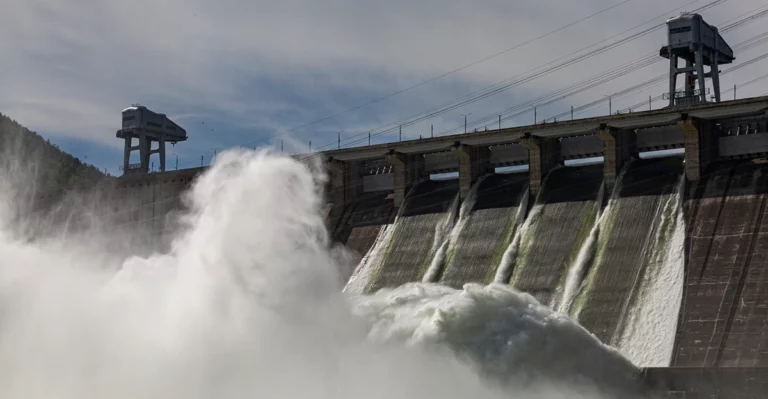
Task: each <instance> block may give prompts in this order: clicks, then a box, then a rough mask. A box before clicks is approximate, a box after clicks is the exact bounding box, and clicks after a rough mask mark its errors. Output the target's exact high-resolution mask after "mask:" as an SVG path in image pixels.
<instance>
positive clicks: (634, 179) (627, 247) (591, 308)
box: [572, 158, 682, 351]
mask: <svg viewBox="0 0 768 399" xmlns="http://www.w3.org/2000/svg"><path fill="white" fill-rule="evenodd" d="M681 174H682V160H681V159H680V158H664V159H645V160H642V159H641V160H636V161H633V162H632V163H631V164H630V165H629V166H628V169H627V171H626V172H625V174H624V175H623V178H622V180H621V181H620V182H619V183H618V184H619V186H618V190H619V192H618V193H617V194H618V195H616V196H615V197H614V198H613V199H612V203H611V204H610V206H609V210H608V212H609V213H607V214H606V215H605V217H604V218H602V219H601V226H600V236H599V239H598V245H597V251H596V256H595V259H594V262H593V264H592V267H591V268H590V271H589V273H588V275H587V277H586V281H585V282H584V286H583V288H582V291H581V293H580V295H579V296H578V298H577V300H576V302H575V304H574V307H573V308H572V314H573V315H574V316H575V317H577V319H578V320H579V322H580V323H581V324H582V325H583V326H584V327H586V328H587V329H588V330H590V331H592V333H594V334H595V335H596V336H597V337H598V338H600V340H601V341H603V342H605V343H609V344H614V345H616V344H617V343H618V341H619V338H620V337H621V335H622V334H623V327H624V325H625V322H626V320H627V319H628V318H629V316H628V315H629V314H631V313H632V312H634V311H635V306H636V304H637V301H638V298H637V296H638V293H639V292H641V291H642V287H641V285H642V281H643V278H644V273H645V272H646V271H647V267H648V264H649V263H652V262H653V259H654V258H655V255H654V251H659V250H661V249H660V248H661V247H665V245H662V244H663V243H660V242H658V239H657V237H659V236H660V235H659V234H658V232H659V229H663V228H665V226H663V223H661V222H662V221H664V220H665V215H664V211H665V209H668V208H667V206H666V205H667V204H668V202H669V200H670V196H677V195H678V191H679V190H678V189H677V186H678V182H679V181H680V180H679V179H680V176H681ZM662 237H665V236H663V235H662ZM665 239H668V238H662V240H665ZM668 311H669V312H674V313H673V314H676V312H677V310H676V309H669V310H668ZM672 334H674V331H672ZM670 351H671V349H670Z"/></svg>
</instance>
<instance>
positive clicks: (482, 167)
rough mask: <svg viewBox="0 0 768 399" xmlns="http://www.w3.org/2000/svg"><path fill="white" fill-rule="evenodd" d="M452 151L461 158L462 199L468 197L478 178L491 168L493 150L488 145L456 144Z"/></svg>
mask: <svg viewBox="0 0 768 399" xmlns="http://www.w3.org/2000/svg"><path fill="white" fill-rule="evenodd" d="M451 151H452V152H453V153H454V154H456V156H458V158H459V193H460V197H461V199H462V200H464V199H465V198H467V195H468V194H469V190H471V189H472V184H474V183H475V182H476V181H477V179H479V178H480V177H482V176H484V175H485V174H486V173H488V172H490V170H491V151H490V150H489V149H488V147H475V146H469V145H466V144H458V143H457V144H456V145H454V146H453V147H452V148H451Z"/></svg>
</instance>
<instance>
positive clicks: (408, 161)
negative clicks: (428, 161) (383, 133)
mask: <svg viewBox="0 0 768 399" xmlns="http://www.w3.org/2000/svg"><path fill="white" fill-rule="evenodd" d="M387 160H388V161H389V162H390V163H391V164H392V166H393V169H394V170H393V173H394V174H395V176H394V180H395V197H394V205H395V207H396V208H399V207H400V206H401V205H403V202H404V201H405V193H406V190H407V189H408V186H409V185H411V184H412V183H416V182H417V181H419V180H421V179H423V178H424V177H425V172H424V156H422V155H407V154H402V153H399V152H390V153H389V154H387Z"/></svg>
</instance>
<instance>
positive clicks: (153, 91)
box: [0, 0, 768, 167]
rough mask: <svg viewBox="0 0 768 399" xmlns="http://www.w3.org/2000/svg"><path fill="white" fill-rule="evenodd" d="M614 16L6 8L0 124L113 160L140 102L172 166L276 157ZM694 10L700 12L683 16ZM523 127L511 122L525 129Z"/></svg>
mask: <svg viewBox="0 0 768 399" xmlns="http://www.w3.org/2000/svg"><path fill="white" fill-rule="evenodd" d="M617 3H619V0H613V1H610V0H584V1H579V2H562V1H557V0H544V1H537V2H509V1H502V0H485V1H476V2H464V1H459V0H440V1H438V0H422V1H406V0H391V1H387V2H383V1H352V0H327V1H322V2H318V1H312V0H283V1H247V0H222V1H217V2H210V1H203V0H185V1H182V0H162V1H152V0H134V1H130V2H126V1H103V0H77V1H70V2H61V1H58V0H10V1H6V4H4V5H3V13H2V15H0V54H2V55H3V57H2V59H3V74H0V87H2V88H3V90H1V91H0V111H3V112H4V113H8V114H9V115H11V116H12V117H14V118H15V119H17V120H19V121H21V122H22V123H24V124H26V125H27V126H29V127H30V128H32V129H35V130H38V131H40V132H41V133H43V134H45V135H48V136H50V137H52V138H53V139H54V141H55V139H56V137H62V135H64V136H67V137H74V138H78V139H85V140H92V141H94V142H98V143H99V144H100V145H108V146H114V147H116V148H117V147H119V146H121V145H122V144H121V143H120V142H119V140H117V139H116V138H115V137H114V132H115V131H116V129H117V128H118V126H119V118H120V117H119V112H120V110H121V109H122V108H123V107H125V106H126V105H129V104H131V103H134V102H141V103H142V104H145V105H147V106H149V107H150V108H151V109H156V110H157V111H159V112H164V113H166V114H168V115H169V116H171V117H172V118H177V119H179V121H180V123H182V124H183V125H184V126H185V127H187V128H188V130H189V132H190V137H191V139H190V141H188V142H187V143H183V144H181V145H180V147H179V151H184V152H185V153H187V155H188V157H189V158H191V159H192V158H194V159H197V158H199V155H198V154H201V153H202V152H208V151H210V150H211V149H212V148H219V147H226V146H231V145H237V144H239V143H253V144H254V145H256V144H265V143H269V142H270V141H272V142H274V141H275V138H274V137H273V136H274V135H275V134H280V133H282V134H286V132H288V131H289V130H291V129H292V128H294V127H296V126H300V125H302V124H305V123H307V122H310V121H313V120H316V119H318V118H322V117H324V116H327V115H329V114H333V113H336V112H339V111H343V110H345V109H348V108H351V107H353V106H356V105H359V104H362V103H365V102H367V101H370V100H371V99H375V98H379V97H381V96H383V95H386V94H388V93H391V92H394V91H397V90H399V89H402V88H404V87H408V86H410V85H413V84H415V83H418V82H421V81H424V80H426V79H429V78H431V77H434V76H437V75H439V74H442V73H445V72H448V71H450V70H453V69H454V68H457V67H460V66H462V65H465V64H467V63H470V62H472V61H475V60H478V59H481V58H484V57H486V56H487V55H489V54H493V53H496V52H498V51H501V50H504V49H507V48H510V47H512V46H514V45H515V44H518V43H522V42H524V41H526V40H527V39H530V38H532V37H536V36H538V35H540V34H543V33H546V32H548V31H550V30H553V29H556V28H558V27H560V26H563V25H565V24H567V23H570V22H572V21H575V20H577V19H579V18H581V17H585V16H587V15H589V14H591V13H594V12H596V11H598V10H600V9H603V8H606V7H608V6H609V5H611V4H617ZM688 3H691V0H674V1H669V0H643V1H640V0H633V1H631V2H629V3H627V4H624V5H621V6H619V7H617V8H615V9H613V10H611V11H608V12H606V13H605V14H602V15H600V16H598V17H595V18H594V19H591V20H589V21H586V22H583V23H580V24H578V25H575V26H573V27H571V28H568V29H566V30H564V31H562V32H559V33H557V34H554V35H552V36H549V37H547V38H544V39H542V40H539V41H537V42H535V43H532V44H530V45H527V46H523V47H521V48H520V49H517V50H515V51H511V52H509V53H507V54H504V55H502V56H499V57H496V58H494V59H492V60H489V61H487V62H484V63H481V64H479V65H477V66H474V67H472V68H468V69H467V70H465V71H462V72H460V73H457V74H454V75H451V76H449V77H446V78H443V79H440V80H439V81H437V82H433V83H431V84H429V85H425V86H423V87H419V88H418V89H415V90H411V91H409V92H407V93H403V94H402V95H399V96H395V97H393V98H391V99H388V100H386V101H382V102H380V103H377V104H374V105H371V106H368V107H365V108H363V109H360V110H358V111H355V112H350V113H347V114H344V115H342V116H340V117H337V118H333V119H332V120H328V121H326V122H324V123H320V124H316V125H313V126H311V127H309V128H306V129H300V130H298V131H296V132H292V133H291V135H292V137H293V138H294V139H295V140H296V141H298V142H307V141H308V140H313V141H314V142H316V143H321V142H322V143H330V142H335V139H336V134H337V132H338V131H343V132H344V134H347V135H353V134H360V133H362V134H364V133H365V131H366V130H370V129H373V128H375V127H378V126H381V125H385V124H389V123H391V122H395V121H397V120H398V119H402V118H404V117H406V116H408V115H412V114H414V113H416V112H418V111H420V110H424V109H428V108H430V107H434V106H436V105H438V104H441V103H444V102H446V101H450V100H451V99H454V98H456V97H459V96H461V95H464V94H467V93H470V92H472V91H474V90H478V89H481V88H483V87H486V86H488V85H491V84H493V83H496V82H499V81H501V80H504V79H508V78H510V77H513V76H515V75H518V74H521V73H523V72H525V71H528V70H530V69H532V68H535V67H537V66H540V65H543V64H546V63H547V62H550V61H552V60H555V59H557V58H558V57H561V56H563V55H565V54H568V53H571V52H573V51H575V50H577V49H579V48H581V47H584V46H587V45H589V44H592V43H595V42H598V41H600V40H603V39H605V38H607V37H609V36H612V35H614V34H616V33H618V32H621V31H623V30H625V29H627V28H629V27H632V26H635V25H637V24H639V23H641V22H643V21H646V20H649V19H651V18H653V17H657V16H669V15H667V14H665V13H667V12H668V11H669V10H672V9H675V8H676V7H681V6H684V5H685V4H688ZM706 3H707V1H704V0H700V1H697V2H693V3H691V4H690V5H689V6H686V7H685V8H686V9H694V8H696V7H699V6H701V5H704V4H706ZM762 5H764V3H763V2H762V1H760V0H728V1H727V2H726V3H725V4H724V5H722V6H718V7H715V8H713V9H711V10H709V11H707V12H705V13H704V15H705V18H706V19H707V20H709V21H710V22H712V23H715V24H718V23H721V22H723V21H726V20H728V19H730V18H733V17H735V16H737V15H740V14H743V13H745V12H748V11H750V10H753V9H755V8H758V7H760V6H762ZM672 14H675V13H672ZM663 19H664V18H660V19H658V20H656V21H657V23H658V22H663ZM760 25H761V24H760V23H753V24H751V25H749V26H746V27H744V28H742V29H739V30H738V31H734V32H733V34H728V35H727V36H726V38H727V39H728V40H729V41H731V43H732V44H733V43H734V42H737V41H739V40H744V39H746V38H749V37H752V36H754V35H756V34H757V33H760ZM664 42H665V37H664V32H663V31H658V32H654V33H653V34H651V35H648V36H645V37H643V38H641V39H638V40H635V41H633V42H631V43H628V44H627V45H625V46H622V47H620V48H617V49H615V50H612V51H610V52H607V53H605V54H602V55H600V56H597V57H593V58H591V59H589V60H587V61H584V62H582V63H579V64H578V65H576V66H574V67H572V68H568V69H566V70H563V71H559V72H557V73H553V74H549V75H547V76H545V77H542V78H540V79H537V80H535V81H533V82H530V83H527V84H525V85H523V86H520V87H516V88H514V89H511V90H508V91H506V92H505V93H503V94H500V95H497V96H493V97H491V98H489V99H487V100H484V101H479V102H477V103H474V104H472V105H469V106H467V107H464V108H462V109H461V110H457V111H455V112H453V113H448V114H445V115H443V116H441V117H436V118H434V119H433V120H430V121H425V122H423V123H421V124H418V125H414V126H411V127H407V128H406V129H405V131H404V135H405V137H418V135H419V134H426V133H427V132H428V131H429V125H430V124H435V125H436V129H437V130H438V131H444V130H446V129H450V128H452V127H455V126H458V124H459V123H461V121H460V119H461V118H460V116H459V114H458V113H467V112H472V113H473V116H474V117H479V116H482V115H486V114H492V113H494V112H497V111H499V110H503V109H505V108H507V107H509V106H511V105H514V104H516V103H519V102H522V101H525V100H528V99H531V98H535V97H536V96H539V95H542V94H545V93H547V92H549V91H552V90H556V89H558V88H561V87H564V86H566V85H568V84H571V83H574V82H577V81H579V80H581V79H584V78H586V77H588V76H591V75H593V74H595V73H599V72H600V71H603V70H607V69H609V68H611V67H615V66H618V65H620V64H623V63H626V62H628V61H629V60H632V59H636V58H639V57H641V56H643V55H646V54H649V53H653V52H656V51H658V49H659V47H660V46H661V45H663V44H664ZM762 51H764V49H755V50H754V52H753V53H752V54H760V53H761V52H762ZM740 59H746V58H740ZM758 69H760V68H755V69H754V70H752V69H750V71H754V72H750V74H747V71H748V69H746V68H745V70H744V73H743V74H734V75H739V76H728V77H726V78H725V79H724V82H723V84H724V85H732V84H733V83H738V82H740V81H746V80H749V79H751V78H753V77H754V76H757V75H756V74H758V71H757V70H758ZM665 71H666V66H665V64H664V63H663V62H662V63H659V64H655V65H653V66H651V67H648V68H645V69H643V70H642V71H639V72H637V73H634V74H631V75H628V76H626V77H624V78H622V79H618V80H616V81H615V82H611V83H609V84H605V85H603V86H601V87H599V88H597V89H595V90H592V91H590V92H588V93H585V94H584V95H579V96H575V97H574V98H572V99H568V100H567V101H564V102H563V103H562V104H557V105H553V106H552V107H548V108H547V109H543V110H542V111H541V112H542V115H544V116H548V113H551V114H556V113H558V112H560V111H562V110H563V109H565V108H567V107H568V106H569V105H570V104H576V105H578V104H581V103H586V102H589V101H592V100H594V99H596V98H598V97H599V96H602V95H604V94H610V93H612V92H615V91H618V90H620V89H621V88H623V87H626V86H630V85H632V84H633V83H636V82H638V81H641V80H643V79H647V78H649V77H651V76H654V75H657V74H660V73H664V72H665ZM742 75H743V76H742ZM652 90H655V91H645V92H642V93H638V95H637V96H636V97H635V98H627V99H626V100H617V102H618V104H617V106H621V105H622V104H623V103H622V102H623V101H626V104H623V106H626V105H629V104H632V103H634V102H636V101H637V98H644V97H647V95H648V94H654V95H656V94H660V93H661V92H662V91H663V90H664V89H663V87H657V88H655V89H652ZM765 91H768V84H766V83H765V82H763V83H762V84H755V85H753V86H751V87H749V88H745V90H744V91H742V93H744V95H746V94H747V93H753V94H762V93H763V92H765ZM528 119H529V117H527V116H526V117H523V118H522V119H519V120H517V121H513V122H514V123H530V122H531V121H530V120H528ZM206 120H207V121H209V122H207V123H208V125H207V126H206V127H205V128H203V127H202V122H203V121H206ZM208 126H211V127H208ZM210 129H213V130H210ZM394 136H396V133H395V135H394ZM394 136H391V135H390V136H388V137H389V138H392V137H394ZM384 138H385V137H381V139H384ZM182 148H183V149H182ZM195 162H197V161H195ZM113 164H119V160H117V161H116V162H114V163H113ZM109 166H110V167H111V165H109Z"/></svg>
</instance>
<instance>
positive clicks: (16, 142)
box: [0, 113, 107, 190]
mask: <svg viewBox="0 0 768 399" xmlns="http://www.w3.org/2000/svg"><path fill="white" fill-rule="evenodd" d="M19 160H22V162H17V161H19ZM9 171H13V173H28V174H30V175H31V176H26V177H27V178H30V177H31V178H33V180H34V183H36V186H37V187H39V188H40V189H44V190H45V189H53V188H63V187H66V186H70V185H73V184H77V183H84V182H88V181H94V180H99V179H102V178H105V177H107V176H106V175H105V174H104V173H102V172H101V171H99V169H97V168H96V167H94V166H93V165H89V164H86V163H83V162H81V161H80V160H79V159H78V158H76V157H74V156H72V155H70V154H68V153H66V152H64V151H62V150H60V149H59V147H58V146H56V145H55V144H52V143H51V142H50V141H48V140H46V139H44V138H43V137H41V136H40V135H38V134H37V133H35V132H33V131H31V130H29V129H27V128H26V127H24V126H22V125H21V124H19V123H18V122H16V121H15V120H13V119H11V118H9V117H8V116H5V115H3V114H2V113H0V172H6V173H7V172H9Z"/></svg>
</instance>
